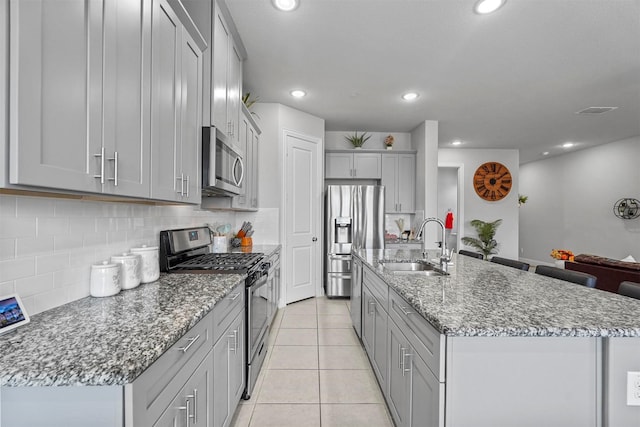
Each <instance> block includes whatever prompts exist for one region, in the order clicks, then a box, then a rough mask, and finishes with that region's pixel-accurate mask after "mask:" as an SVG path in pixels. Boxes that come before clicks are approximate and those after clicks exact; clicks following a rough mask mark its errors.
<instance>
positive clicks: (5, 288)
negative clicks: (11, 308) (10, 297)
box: [0, 281, 16, 295]
mask: <svg viewBox="0 0 640 427" xmlns="http://www.w3.org/2000/svg"><path fill="white" fill-rule="evenodd" d="M15 291H16V286H15V282H14V281H9V282H2V283H0V295H7V294H12V293H14V292H15Z"/></svg>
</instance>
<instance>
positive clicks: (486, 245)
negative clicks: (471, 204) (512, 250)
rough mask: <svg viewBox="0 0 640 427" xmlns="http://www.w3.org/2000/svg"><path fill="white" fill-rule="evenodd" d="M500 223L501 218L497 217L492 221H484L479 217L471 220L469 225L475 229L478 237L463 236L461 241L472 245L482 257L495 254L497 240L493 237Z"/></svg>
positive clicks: (485, 257)
mask: <svg viewBox="0 0 640 427" xmlns="http://www.w3.org/2000/svg"><path fill="white" fill-rule="evenodd" d="M501 223H502V220H501V219H497V220H495V221H493V222H485V221H482V220H479V219H474V220H472V221H471V226H472V227H473V228H475V229H476V232H477V233H478V237H477V238H476V237H463V238H462V242H463V243H464V244H465V245H468V246H472V247H474V248H476V249H478V250H479V251H480V252H481V253H482V255H484V259H487V257H488V256H489V255H491V254H495V253H497V252H498V251H497V250H496V249H497V248H498V242H497V241H496V240H495V239H494V237H495V235H496V231H497V230H498V226H499V225H500V224H501Z"/></svg>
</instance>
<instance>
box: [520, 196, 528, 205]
mask: <svg viewBox="0 0 640 427" xmlns="http://www.w3.org/2000/svg"><path fill="white" fill-rule="evenodd" d="M528 199H529V196H524V195H522V194H518V206H522V205H524V204H525V203H527V200H528Z"/></svg>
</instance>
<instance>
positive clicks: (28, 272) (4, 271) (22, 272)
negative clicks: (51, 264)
mask: <svg viewBox="0 0 640 427" xmlns="http://www.w3.org/2000/svg"><path fill="white" fill-rule="evenodd" d="M34 274H36V261H35V258H33V257H26V258H16V259H12V260H8V261H0V282H6V281H7V280H15V279H20V278H23V277H29V276H33V275H34Z"/></svg>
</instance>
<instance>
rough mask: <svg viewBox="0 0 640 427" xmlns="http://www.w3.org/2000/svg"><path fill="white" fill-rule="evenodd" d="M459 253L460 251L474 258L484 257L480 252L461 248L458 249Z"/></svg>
mask: <svg viewBox="0 0 640 427" xmlns="http://www.w3.org/2000/svg"><path fill="white" fill-rule="evenodd" d="M458 253H459V254H460V255H466V256H470V257H472V258H478V259H484V255H482V254H479V253H477V252H471V251H465V250H464V249H460V250H459V251H458Z"/></svg>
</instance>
